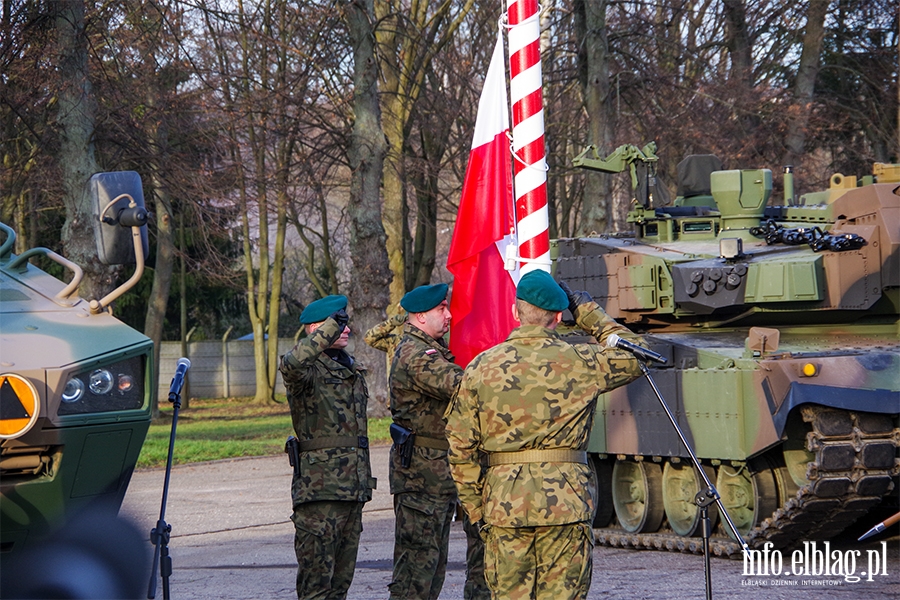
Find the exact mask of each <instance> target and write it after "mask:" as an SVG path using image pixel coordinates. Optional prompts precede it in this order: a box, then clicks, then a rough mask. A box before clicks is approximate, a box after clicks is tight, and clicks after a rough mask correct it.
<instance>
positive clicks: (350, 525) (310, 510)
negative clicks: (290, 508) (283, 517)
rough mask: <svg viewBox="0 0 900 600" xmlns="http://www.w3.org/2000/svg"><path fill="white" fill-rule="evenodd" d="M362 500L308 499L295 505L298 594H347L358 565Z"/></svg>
mask: <svg viewBox="0 0 900 600" xmlns="http://www.w3.org/2000/svg"><path fill="white" fill-rule="evenodd" d="M363 504H364V503H363V502H305V503H303V504H298V505H297V506H295V507H294V514H293V515H292V516H291V520H292V521H293V522H294V552H295V553H296V555H297V565H298V568H297V598H300V599H308V600H312V599H316V600H318V599H322V600H337V599H342V598H346V597H347V590H349V589H350V584H351V583H352V582H353V571H354V570H355V569H356V553H357V550H358V549H359V535H360V533H361V532H362V509H363Z"/></svg>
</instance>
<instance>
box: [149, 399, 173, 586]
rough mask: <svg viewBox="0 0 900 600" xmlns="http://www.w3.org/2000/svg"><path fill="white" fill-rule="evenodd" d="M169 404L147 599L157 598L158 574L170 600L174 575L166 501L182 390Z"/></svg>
mask: <svg viewBox="0 0 900 600" xmlns="http://www.w3.org/2000/svg"><path fill="white" fill-rule="evenodd" d="M169 402H171V403H172V406H173V408H174V410H173V411H172V432H171V434H170V435H169V456H168V458H167V459H166V479H165V483H163V494H162V504H161V506H160V508H159V520H158V521H157V522H156V527H154V528H153V529H151V530H150V542H151V543H152V544H153V545H154V546H155V549H154V552H153V568H152V570H151V571H150V584H149V586H148V587H147V598H149V599H151V600H152V599H153V598H156V572H157V566H158V567H159V575H160V576H161V577H162V587H163V599H164V600H169V576H170V575H171V574H172V559H171V557H170V556H169V537H170V536H171V533H172V526H171V525H169V524H168V523H166V521H165V516H166V500H167V498H168V496H169V477H170V475H171V474H172V453H173V451H174V449H175V428H176V427H177V426H178V410H179V409H180V408H181V389H180V386H179V387H178V390H177V391H176V390H170V391H169Z"/></svg>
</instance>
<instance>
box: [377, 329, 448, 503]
mask: <svg viewBox="0 0 900 600" xmlns="http://www.w3.org/2000/svg"><path fill="white" fill-rule="evenodd" d="M394 319H397V318H396V317H394ZM391 320H392V319H388V320H387V321H385V322H384V323H382V324H381V325H379V326H376V328H373V329H372V330H370V331H369V334H371V333H373V332H374V331H375V330H376V329H377V328H378V327H382V326H383V327H384V331H387V329H388V325H387V324H388V323H390V322H391ZM394 323H395V330H394V332H393V334H392V335H382V336H381V339H393V340H396V339H397V333H398V332H397V329H399V326H398V325H397V321H396V320H395V321H394ZM369 334H366V341H368V340H369V337H370V336H369ZM372 345H373V346H374V347H376V348H379V346H376V345H375V344H372ZM389 351H390V349H389V348H388V352H389ZM461 378H462V367H460V366H459V365H457V364H456V363H454V362H453V354H452V353H451V352H450V349H449V348H447V346H445V345H444V343H443V340H435V339H434V338H432V337H431V336H430V335H428V334H427V333H425V332H423V331H422V330H420V329H419V328H417V327H415V326H413V325H409V324H404V325H403V329H402V336H399V342H396V343H395V347H394V356H393V360H392V361H391V372H390V390H391V415H392V416H393V419H394V422H395V423H397V424H398V425H400V426H401V427H405V428H406V429H409V430H410V431H413V432H415V433H416V435H418V436H424V437H429V438H435V439H439V440H445V439H446V435H447V434H446V433H445V428H446V422H445V421H444V412H445V411H446V409H447V405H448V404H449V403H450V399H451V398H453V395H454V394H455V393H456V388H457V386H458V385H459V380H460V379H461ZM390 472H391V493H392V494H400V493H403V492H427V493H429V494H455V493H456V487H455V485H454V484H453V478H452V477H451V476H450V464H449V463H448V462H447V451H446V450H440V449H437V448H426V447H423V446H418V445H417V446H415V447H414V448H413V453H412V459H411V461H410V465H409V468H406V469H404V468H403V467H402V466H401V465H400V459H399V457H398V456H397V455H396V453H394V452H392V453H391V469H390Z"/></svg>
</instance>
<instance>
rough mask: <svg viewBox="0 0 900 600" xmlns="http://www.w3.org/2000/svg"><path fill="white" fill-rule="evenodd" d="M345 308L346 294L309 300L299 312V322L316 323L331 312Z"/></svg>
mask: <svg viewBox="0 0 900 600" xmlns="http://www.w3.org/2000/svg"><path fill="white" fill-rule="evenodd" d="M342 308H347V296H325V297H324V298H322V299H320V300H316V301H315V302H310V303H309V304H308V305H307V306H306V308H304V309H303V312H302V313H300V323H302V324H304V325H306V324H308V323H318V322H319V321H324V320H325V319H327V318H328V317H330V316H331V315H332V314H334V313H336V312H337V311H339V310H341V309H342Z"/></svg>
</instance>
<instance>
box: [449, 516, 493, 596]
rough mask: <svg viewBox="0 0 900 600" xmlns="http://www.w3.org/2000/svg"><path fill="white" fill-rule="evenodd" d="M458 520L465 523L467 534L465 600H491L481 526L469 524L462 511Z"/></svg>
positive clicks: (464, 528)
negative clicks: (485, 578)
mask: <svg viewBox="0 0 900 600" xmlns="http://www.w3.org/2000/svg"><path fill="white" fill-rule="evenodd" d="M460 515H462V516H461V517H460ZM457 519H458V520H461V521H462V522H463V530H465V532H466V585H465V586H464V587H463V599H464V600H491V590H490V588H488V586H487V582H486V581H485V580H484V541H482V539H481V532H480V531H479V524H478V523H469V519H468V517H467V516H466V514H465V512H464V511H463V510H462V509H460V510H459V512H457Z"/></svg>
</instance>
